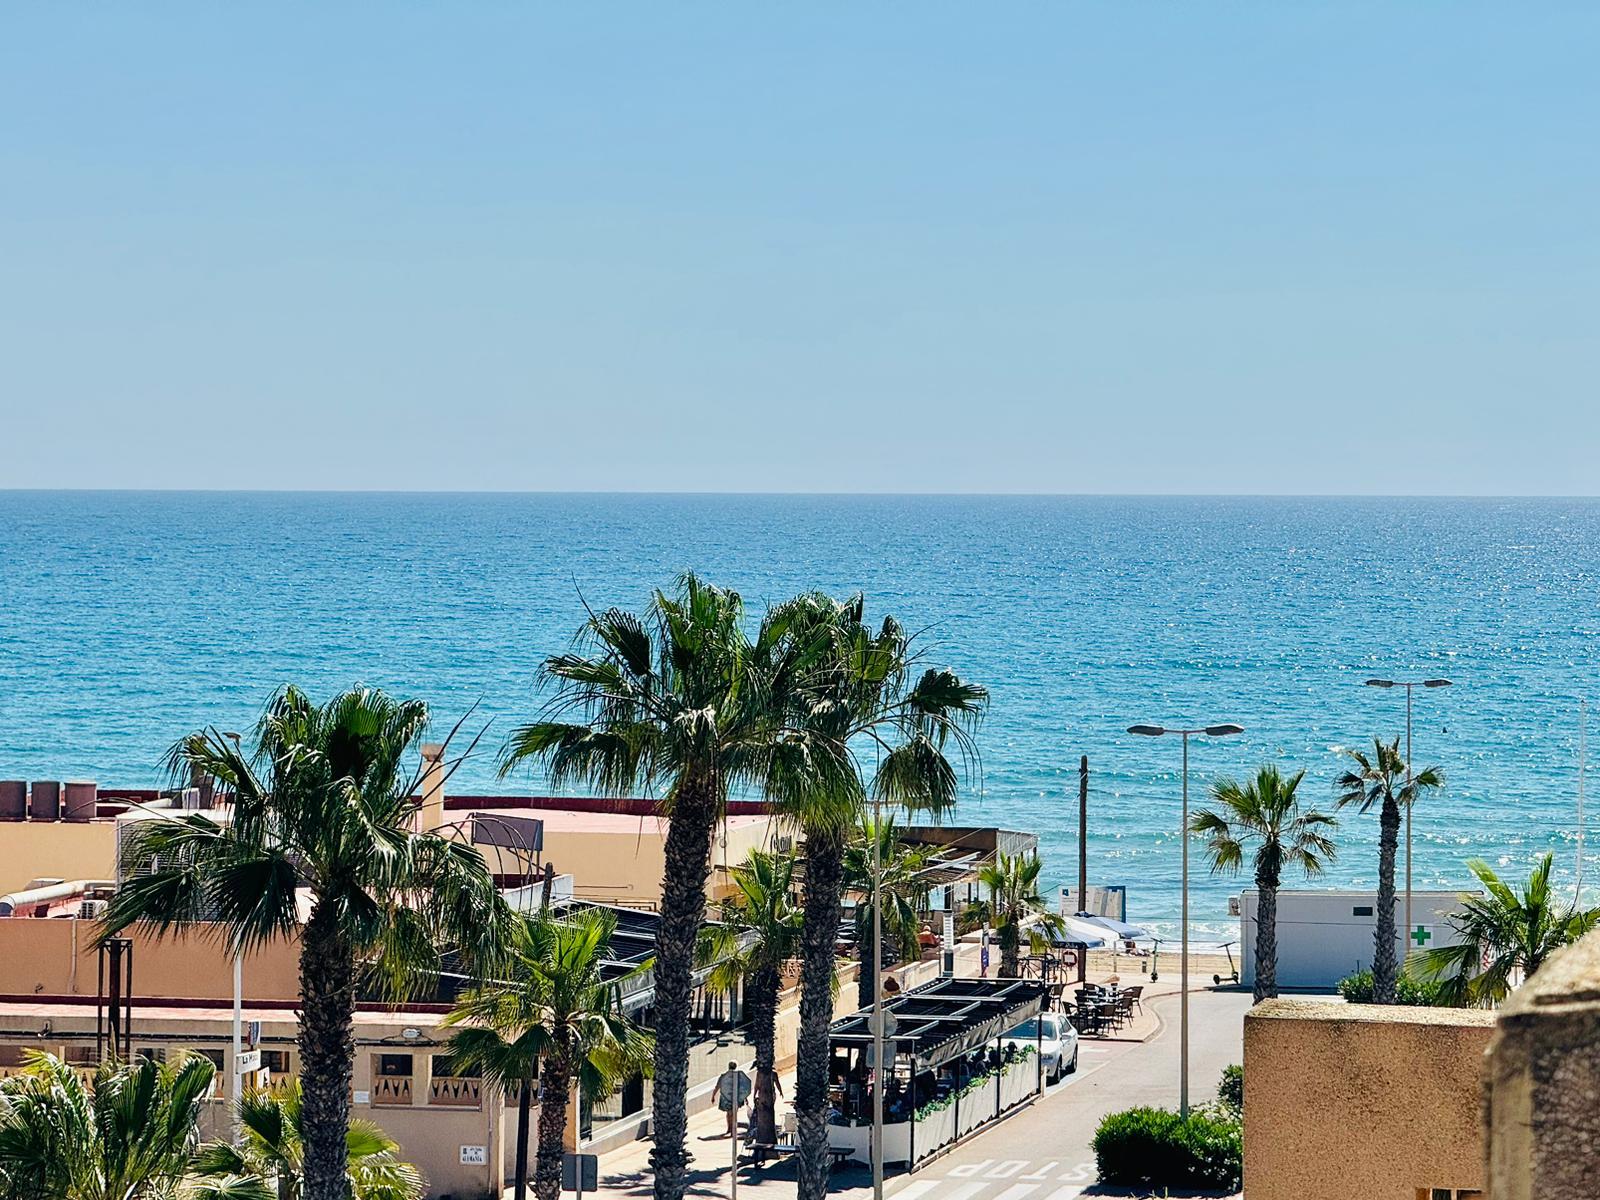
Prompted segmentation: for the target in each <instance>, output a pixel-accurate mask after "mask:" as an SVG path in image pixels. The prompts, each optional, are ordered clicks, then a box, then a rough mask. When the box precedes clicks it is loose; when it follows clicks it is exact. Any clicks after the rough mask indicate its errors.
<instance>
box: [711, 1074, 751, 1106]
mask: <svg viewBox="0 0 1600 1200" xmlns="http://www.w3.org/2000/svg"><path fill="white" fill-rule="evenodd" d="M748 1099H750V1076H748V1075H746V1074H745V1073H744V1072H743V1071H724V1072H723V1073H722V1074H721V1076H719V1077H718V1079H717V1109H718V1110H719V1111H720V1112H727V1111H728V1110H729V1109H740V1108H743V1107H744V1103H745V1101H746V1100H748Z"/></svg>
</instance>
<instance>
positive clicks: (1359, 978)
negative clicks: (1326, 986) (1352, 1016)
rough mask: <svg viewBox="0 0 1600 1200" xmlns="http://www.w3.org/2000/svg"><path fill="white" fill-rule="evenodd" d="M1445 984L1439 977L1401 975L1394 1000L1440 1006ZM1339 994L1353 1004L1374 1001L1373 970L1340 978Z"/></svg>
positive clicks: (1416, 1004)
mask: <svg viewBox="0 0 1600 1200" xmlns="http://www.w3.org/2000/svg"><path fill="white" fill-rule="evenodd" d="M1443 986H1444V985H1443V984H1442V983H1441V982H1440V981H1439V980H1437V979H1424V980H1416V979H1412V978H1410V977H1409V976H1407V975H1403V974H1402V975H1401V976H1400V978H1399V979H1397V980H1395V985H1394V1002H1395V1003H1396V1004H1410V1005H1415V1006H1418V1007H1423V1008H1431V1007H1437V1006H1440V1005H1441V1004H1442V1003H1443V1002H1442V1001H1441V1000H1440V998H1439V993H1440V989H1441V988H1442V987H1443ZM1339 994H1340V995H1341V996H1343V997H1344V998H1345V999H1346V1000H1347V1001H1348V1002H1349V1003H1351V1004H1371V1003H1372V972H1371V971H1357V972H1356V973H1355V974H1354V975H1346V976H1345V977H1344V978H1343V979H1341V980H1339Z"/></svg>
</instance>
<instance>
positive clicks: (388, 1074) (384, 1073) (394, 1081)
mask: <svg viewBox="0 0 1600 1200" xmlns="http://www.w3.org/2000/svg"><path fill="white" fill-rule="evenodd" d="M411 1069H412V1068H411V1055H409V1054H374V1055H373V1056H372V1088H371V1093H372V1095H371V1102H372V1103H373V1104H374V1105H388V1106H390V1107H410V1105H411Z"/></svg>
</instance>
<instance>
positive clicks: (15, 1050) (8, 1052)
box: [0, 1046, 29, 1068]
mask: <svg viewBox="0 0 1600 1200" xmlns="http://www.w3.org/2000/svg"><path fill="white" fill-rule="evenodd" d="M28 1049H29V1047H26V1046H0V1068H4V1067H20V1066H22V1056H23V1054H24V1053H26V1051H27V1050H28Z"/></svg>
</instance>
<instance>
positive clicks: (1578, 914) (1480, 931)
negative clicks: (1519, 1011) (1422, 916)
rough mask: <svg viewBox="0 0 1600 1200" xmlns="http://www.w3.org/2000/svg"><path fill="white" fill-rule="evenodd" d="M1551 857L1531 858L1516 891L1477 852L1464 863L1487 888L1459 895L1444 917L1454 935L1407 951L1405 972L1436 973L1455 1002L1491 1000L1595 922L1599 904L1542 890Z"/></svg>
mask: <svg viewBox="0 0 1600 1200" xmlns="http://www.w3.org/2000/svg"><path fill="white" fill-rule="evenodd" d="M1554 861H1555V856H1554V855H1551V854H1546V855H1544V856H1543V857H1542V858H1540V859H1539V862H1538V865H1537V866H1535V867H1534V869H1533V873H1532V874H1531V875H1529V876H1528V882H1527V884H1526V885H1525V886H1524V887H1523V889H1522V894H1521V895H1520V896H1519V895H1517V893H1516V892H1515V891H1513V890H1512V888H1511V887H1510V885H1508V884H1507V883H1505V882H1504V881H1503V880H1502V879H1501V878H1500V876H1498V875H1496V874H1495V872H1494V871H1493V869H1492V868H1491V867H1490V866H1489V864H1488V863H1486V862H1484V861H1483V860H1482V859H1478V858H1473V859H1468V860H1467V866H1468V867H1469V868H1471V870H1472V873H1473V874H1474V875H1476V876H1477V877H1478V881H1479V882H1480V883H1482V884H1483V886H1484V888H1485V890H1486V891H1487V892H1488V894H1487V895H1484V896H1477V895H1466V896H1463V897H1462V911H1461V912H1460V913H1459V914H1457V915H1456V916H1453V917H1451V918H1450V923H1451V924H1452V925H1454V926H1455V930H1456V935H1457V937H1459V938H1460V941H1459V942H1458V943H1457V944H1456V945H1454V946H1437V947H1435V948H1434V949H1432V950H1425V951H1423V952H1422V953H1420V954H1416V955H1413V956H1412V957H1411V958H1410V959H1408V960H1407V962H1406V972H1407V974H1408V975H1411V976H1412V977H1413V978H1416V979H1428V978H1432V979H1439V980H1440V981H1441V983H1442V986H1441V988H1440V991H1439V997H1440V1000H1441V1001H1442V1002H1443V1003H1446V1004H1456V1005H1463V1006H1467V1005H1470V1006H1491V1005H1495V1004H1499V1003H1500V1002H1501V1001H1502V1000H1504V999H1505V998H1506V997H1507V996H1508V995H1510V993H1511V989H1512V987H1513V986H1514V985H1515V983H1516V980H1517V976H1519V975H1520V976H1521V977H1522V978H1523V979H1528V978H1530V977H1532V975H1533V974H1534V973H1535V972H1536V971H1538V970H1539V968H1540V967H1542V966H1544V963H1545V960H1546V959H1548V958H1549V957H1550V956H1551V955H1552V954H1554V953H1555V952H1556V951H1557V950H1559V949H1560V948H1561V947H1562V946H1565V945H1568V944H1569V943H1571V942H1575V941H1577V940H1578V939H1579V938H1580V937H1582V936H1583V935H1584V934H1586V933H1588V932H1589V930H1591V929H1593V928H1594V927H1595V925H1596V924H1597V923H1600V909H1595V908H1580V907H1578V906H1577V905H1576V904H1560V903H1557V902H1556V901H1555V899H1554V897H1552V896H1551V894H1550V868H1551V865H1552V864H1553V863H1554Z"/></svg>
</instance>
